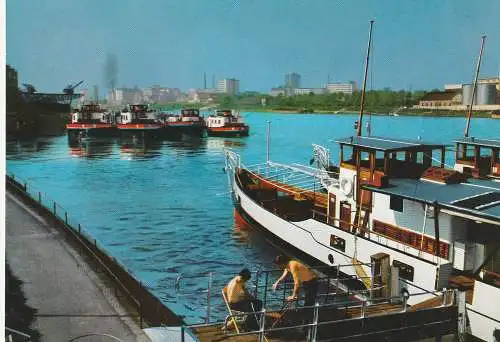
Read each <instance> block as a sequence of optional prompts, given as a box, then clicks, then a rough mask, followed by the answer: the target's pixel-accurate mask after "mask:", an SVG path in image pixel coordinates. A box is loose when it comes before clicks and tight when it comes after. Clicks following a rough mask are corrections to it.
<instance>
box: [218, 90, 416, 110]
mask: <svg viewBox="0 0 500 342" xmlns="http://www.w3.org/2000/svg"><path fill="white" fill-rule="evenodd" d="M425 93H426V91H423V90H417V91H413V92H410V91H405V90H399V91H393V90H390V89H383V90H371V91H367V92H366V93H365V108H366V109H367V110H374V111H375V110H379V111H380V110H383V111H387V110H395V109H398V108H401V107H411V106H413V105H415V104H417V103H418V101H419V100H420V99H421V98H422V97H423V96H424V95H425ZM263 100H264V101H265V102H264V103H265V106H266V107H268V108H272V109H304V110H324V111H337V110H358V109H359V107H360V103H361V92H360V91H355V92H353V93H352V94H344V93H331V94H313V93H309V94H305V95H295V96H283V95H278V96H274V97H273V96H269V95H267V94H258V93H243V94H239V95H236V96H223V97H221V98H219V101H218V102H219V104H220V105H222V106H230V107H239V108H245V107H255V106H262V102H263Z"/></svg>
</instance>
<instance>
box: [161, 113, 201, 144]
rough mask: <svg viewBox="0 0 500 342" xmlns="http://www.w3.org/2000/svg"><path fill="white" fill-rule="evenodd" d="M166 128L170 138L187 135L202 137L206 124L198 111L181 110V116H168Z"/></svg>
mask: <svg viewBox="0 0 500 342" xmlns="http://www.w3.org/2000/svg"><path fill="white" fill-rule="evenodd" d="M164 127H165V128H166V132H167V134H168V135H170V136H179V135H182V134H187V135H193V136H197V137H201V136H202V135H203V132H204V130H205V122H204V120H203V117H201V116H200V111H199V110H198V109H191V108H190V109H181V112H180V114H178V115H169V116H167V118H166V119H165V122H164Z"/></svg>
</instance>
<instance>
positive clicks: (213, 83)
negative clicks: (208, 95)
mask: <svg viewBox="0 0 500 342" xmlns="http://www.w3.org/2000/svg"><path fill="white" fill-rule="evenodd" d="M212 89H215V74H212Z"/></svg>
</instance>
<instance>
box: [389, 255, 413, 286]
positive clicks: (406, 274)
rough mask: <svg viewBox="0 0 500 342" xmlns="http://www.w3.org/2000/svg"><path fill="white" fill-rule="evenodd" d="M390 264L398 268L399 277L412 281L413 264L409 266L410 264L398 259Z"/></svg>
mask: <svg viewBox="0 0 500 342" xmlns="http://www.w3.org/2000/svg"><path fill="white" fill-rule="evenodd" d="M392 266H394V267H397V268H399V277H400V278H403V279H406V280H409V281H413V276H414V273H415V270H414V269H413V266H410V265H408V264H405V263H403V262H401V261H398V260H394V261H393V262H392Z"/></svg>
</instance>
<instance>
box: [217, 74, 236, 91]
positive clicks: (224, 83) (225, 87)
mask: <svg viewBox="0 0 500 342" xmlns="http://www.w3.org/2000/svg"><path fill="white" fill-rule="evenodd" d="M217 91H218V92H219V93H225V94H228V95H236V94H238V93H239V92H240V81H239V80H236V79H234V78H225V79H223V80H220V81H219V83H218V85H217Z"/></svg>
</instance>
